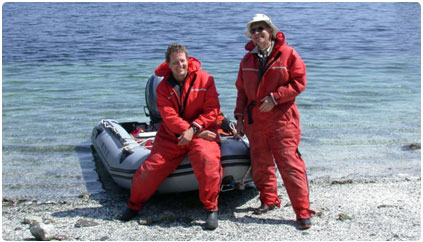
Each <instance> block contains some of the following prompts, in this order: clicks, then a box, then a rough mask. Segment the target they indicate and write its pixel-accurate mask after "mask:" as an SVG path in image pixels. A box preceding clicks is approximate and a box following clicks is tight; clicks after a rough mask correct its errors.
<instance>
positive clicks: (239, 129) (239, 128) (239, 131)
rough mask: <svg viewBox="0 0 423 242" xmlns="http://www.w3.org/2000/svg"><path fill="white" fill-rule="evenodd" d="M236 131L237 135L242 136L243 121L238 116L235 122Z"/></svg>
mask: <svg viewBox="0 0 423 242" xmlns="http://www.w3.org/2000/svg"><path fill="white" fill-rule="evenodd" d="M236 133H237V134H238V135H239V136H241V137H242V136H244V134H245V133H244V121H243V120H242V119H241V118H240V119H238V121H237V122H236Z"/></svg>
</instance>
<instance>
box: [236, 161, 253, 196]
mask: <svg viewBox="0 0 423 242" xmlns="http://www.w3.org/2000/svg"><path fill="white" fill-rule="evenodd" d="M250 171H251V166H250V167H248V170H247V171H246V172H245V174H244V177H243V178H242V180H241V181H240V182H239V185H238V189H239V190H244V189H245V180H247V176H248V174H249V173H250Z"/></svg>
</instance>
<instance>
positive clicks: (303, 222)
mask: <svg viewBox="0 0 423 242" xmlns="http://www.w3.org/2000/svg"><path fill="white" fill-rule="evenodd" d="M297 221H298V226H299V229H300V230H305V229H309V228H311V219H309V218H302V219H298V220H297Z"/></svg>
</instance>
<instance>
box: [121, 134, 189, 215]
mask: <svg viewBox="0 0 423 242" xmlns="http://www.w3.org/2000/svg"><path fill="white" fill-rule="evenodd" d="M155 144H160V145H156V146H154V147H153V150H152V152H151V154H150V156H149V157H148V158H147V160H146V161H145V162H144V163H143V164H142V165H141V166H140V167H139V168H138V169H137V171H136V172H135V175H134V177H133V178H132V185H131V197H130V199H129V201H128V203H127V205H128V207H129V208H131V209H133V210H140V209H142V208H143V204H144V202H146V201H147V200H148V199H150V197H151V196H152V195H153V194H154V193H155V192H156V191H157V189H158V188H159V187H160V185H161V184H162V182H163V181H164V180H165V179H166V177H167V176H168V175H169V174H170V173H172V172H173V171H174V170H175V169H176V168H177V167H178V165H179V164H180V163H181V162H182V159H183V157H184V156H183V153H185V151H184V149H183V148H182V147H180V146H179V147H178V146H177V145H176V144H173V143H170V142H166V141H163V140H160V141H159V140H156V141H155ZM181 154H182V155H181Z"/></svg>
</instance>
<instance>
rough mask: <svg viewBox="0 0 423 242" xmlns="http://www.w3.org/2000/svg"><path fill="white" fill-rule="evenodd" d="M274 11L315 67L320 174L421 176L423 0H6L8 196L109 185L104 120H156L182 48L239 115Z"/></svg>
mask: <svg viewBox="0 0 423 242" xmlns="http://www.w3.org/2000/svg"><path fill="white" fill-rule="evenodd" d="M256 13H265V14H267V15H268V16H270V17H271V19H272V20H273V22H274V23H275V25H277V26H278V27H279V29H280V30H281V31H283V32H284V33H285V35H286V38H287V42H288V44H289V45H291V46H293V47H294V48H295V49H296V50H297V52H298V53H299V54H300V55H301V57H302V58H303V59H304V61H305V63H306V65H307V81H308V83H307V89H306V90H305V91H304V92H303V93H302V94H301V95H300V96H299V97H298V98H297V104H298V106H299V109H300V113H301V124H302V133H303V136H302V141H301V144H300V151H301V153H302V155H303V158H304V160H305V162H306V166H307V167H308V174H309V180H313V179H315V180H318V179H329V180H334V179H350V178H364V179H365V178H372V177H373V178H374V177H384V178H391V177H392V178H396V177H420V174H421V163H420V162H421V151H420V149H417V150H413V149H408V148H407V145H409V144H412V143H420V142H421V6H420V5H419V4H418V3H405V2H403V3H389V2H388V3H346V2H343V3H278V2H276V3H239V2H238V3H104V2H103V3H101V2H98V3H60V2H56V3H23V2H15V3H11V2H9V3H4V4H3V5H2V196H3V198H29V199H36V200H40V201H42V200H47V201H48V200H59V199H62V200H63V199H64V200H67V199H73V198H74V197H76V196H78V195H80V194H82V193H84V192H88V193H91V194H99V193H102V192H104V191H105V188H104V184H102V182H101V181H100V179H99V175H98V172H97V170H96V165H95V160H94V158H93V154H92V151H91V148H90V145H91V141H90V135H91V131H92V129H93V127H94V126H95V125H97V123H98V122H99V121H100V120H101V119H104V118H108V119H115V120H117V121H120V122H122V121H144V122H148V121H149V118H148V117H146V115H145V113H144V106H145V104H146V102H145V99H144V93H145V84H146V81H147V79H148V78H149V77H150V76H151V75H152V74H153V73H154V70H155V68H156V66H158V65H159V64H161V63H162V62H163V61H164V53H165V51H166V49H167V46H168V45H169V44H171V43H175V42H176V43H180V44H184V45H186V46H187V48H188V50H189V53H190V55H192V56H194V57H196V58H197V59H199V60H200V61H201V62H202V68H203V69H204V70H206V71H207V72H209V73H211V74H212V75H213V76H214V77H215V80H216V84H217V88H218V92H219V93H220V97H219V98H220V102H221V106H222V110H223V112H224V113H225V115H226V116H228V117H229V118H231V119H233V109H234V105H235V99H236V89H235V86H234V83H235V80H236V77H237V73H238V68H239V62H240V60H241V58H242V57H243V56H244V55H245V53H246V51H245V49H244V45H245V44H246V42H247V41H248V39H247V37H245V35H244V32H245V30H246V23H247V22H248V21H249V20H250V19H251V17H252V16H253V15H254V14H256Z"/></svg>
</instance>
